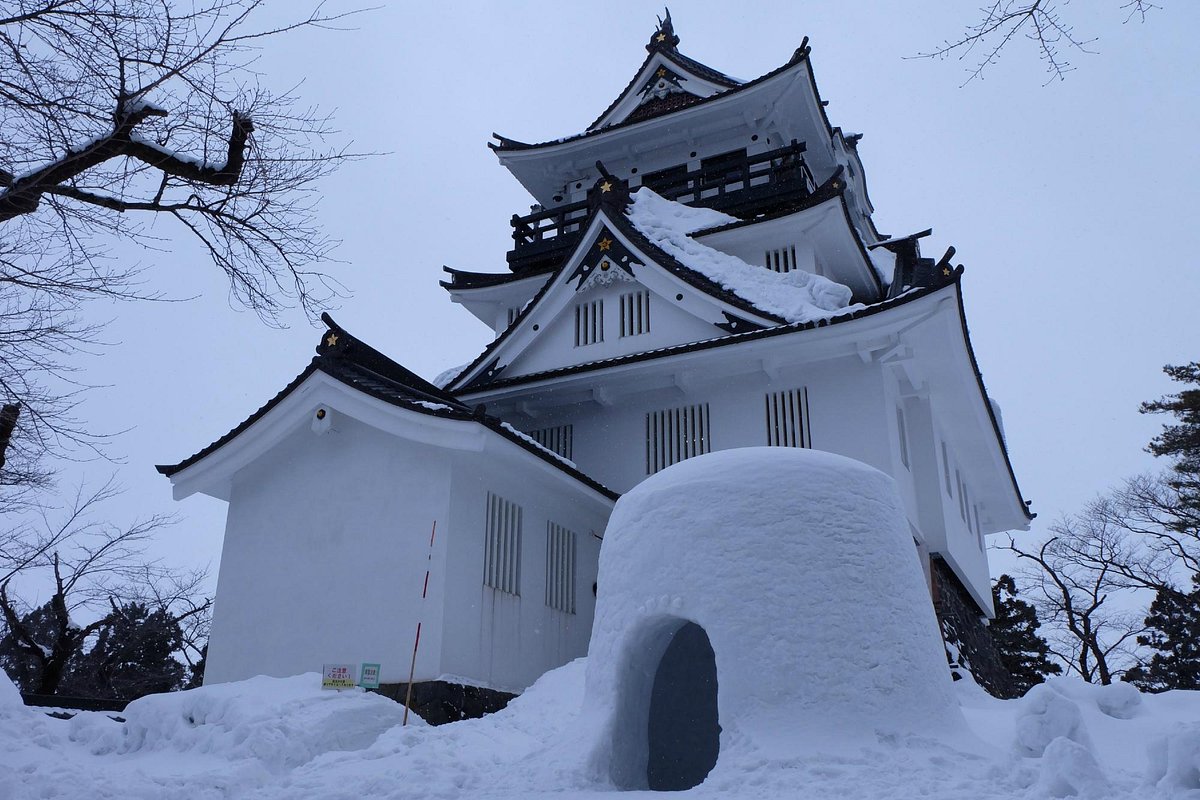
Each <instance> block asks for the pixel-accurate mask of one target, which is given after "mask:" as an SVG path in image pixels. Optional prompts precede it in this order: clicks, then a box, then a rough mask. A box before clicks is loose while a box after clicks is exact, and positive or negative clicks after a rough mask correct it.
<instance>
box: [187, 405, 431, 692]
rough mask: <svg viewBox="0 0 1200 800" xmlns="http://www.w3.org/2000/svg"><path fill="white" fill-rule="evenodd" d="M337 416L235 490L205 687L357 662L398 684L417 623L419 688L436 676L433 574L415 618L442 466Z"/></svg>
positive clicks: (300, 434)
mask: <svg viewBox="0 0 1200 800" xmlns="http://www.w3.org/2000/svg"><path fill="white" fill-rule="evenodd" d="M334 414H335V417H334V423H333V430H331V431H329V432H328V433H326V434H324V435H322V436H317V435H315V434H314V433H312V431H311V430H310V429H309V427H308V425H307V424H306V423H302V424H301V426H300V427H299V428H298V430H296V431H295V432H294V433H293V434H291V435H290V436H289V437H288V438H287V439H286V440H285V441H284V442H283V443H281V444H280V445H279V446H278V447H276V448H275V449H274V450H272V451H271V452H270V453H269V454H268V455H266V456H264V457H263V458H261V459H259V460H258V461H257V462H255V464H254V465H253V466H251V467H249V468H246V469H244V470H243V471H242V472H240V473H238V474H237V475H236V476H235V478H234V485H233V493H232V497H231V500H230V505H229V517H228V522H227V526H226V531H225V543H224V547H223V550H222V554H221V567H220V574H219V578H218V585H217V600H216V605H215V608H214V612H213V630H212V638H211V641H210V643H209V652H208V664H207V670H206V675H205V682H206V683H217V682H221V681H231V680H240V679H243V678H247V677H251V676H253V675H256V674H267V675H275V676H284V675H293V674H297V673H301V672H306V671H312V670H319V669H320V668H321V664H322V663H325V662H340V663H359V662H362V661H371V662H378V663H381V664H382V666H383V670H382V676H381V677H382V679H383V680H384V681H399V680H407V679H408V668H409V659H410V657H411V648H412V644H413V636H414V633H415V628H416V621H417V615H418V613H419V612H420V613H422V614H423V616H424V620H425V631H424V632H423V634H422V644H423V646H422V649H421V653H420V657H419V658H418V662H417V677H418V678H431V677H435V676H436V675H437V674H438V673H439V672H440V666H439V664H438V654H439V652H440V642H439V641H438V638H439V635H440V631H441V629H442V625H441V624H440V623H441V621H440V619H439V617H440V609H441V604H440V601H439V599H438V598H439V597H440V593H441V585H440V582H439V580H438V579H437V577H436V576H435V580H434V582H433V584H432V585H431V587H430V599H429V600H427V601H426V604H425V606H424V608H423V609H421V608H420V596H421V585H422V581H423V579H424V573H425V564H426V553H427V550H428V544H429V530H430V526H431V525H432V523H433V520H434V519H439V520H441V519H445V517H446V509H447V507H448V502H449V486H450V470H449V468H450V464H449V459H448V457H447V455H446V454H445V453H444V452H442V451H439V450H438V449H436V448H433V447H429V446H425V445H418V444H414V443H411V442H406V441H403V440H400V439H397V438H395V437H393V436H389V435H387V434H383V433H380V432H378V431H376V430H374V429H372V428H369V427H367V426H365V425H363V424H361V423H359V422H357V421H355V420H352V419H350V418H348V417H345V416H344V415H340V414H337V412H336V411H335V412H334ZM444 542H445V540H444V539H443V540H442V545H441V547H444ZM435 558H436V556H435Z"/></svg>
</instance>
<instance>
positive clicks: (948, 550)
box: [931, 437, 992, 608]
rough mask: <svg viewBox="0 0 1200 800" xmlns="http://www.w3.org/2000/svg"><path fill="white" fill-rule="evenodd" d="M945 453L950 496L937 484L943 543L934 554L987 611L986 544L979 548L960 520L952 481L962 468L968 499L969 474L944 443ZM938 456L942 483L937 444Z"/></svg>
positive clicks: (950, 444)
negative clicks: (951, 568)
mask: <svg viewBox="0 0 1200 800" xmlns="http://www.w3.org/2000/svg"><path fill="white" fill-rule="evenodd" d="M941 440H943V439H942V437H939V441H941ZM947 453H948V454H949V457H950V482H951V486H952V492H953V494H950V493H947V492H946V490H945V484H944V483H942V484H941V487H942V488H941V492H940V497H941V501H942V520H943V521H944V522H943V524H944V529H945V544H944V546H943V547H942V548H938V549H935V551H936V552H939V553H940V554H941V555H942V556H943V557H945V558H946V560H947V561H949V562H951V565H952V566H953V567H955V572H956V573H957V574H958V576H959V577H960V578H962V579H963V582H964V583H965V584H967V588H968V589H969V590H971V593H972V594H973V595H974V596H975V599H976V600H977V601H978V602H980V603H983V604H984V606H985V608H991V596H992V589H991V586H992V582H991V571H990V569H989V567H988V560H987V552H986V542H985V544H984V546H983V547H981V546H980V543H979V537H978V536H977V535H976V534H975V531H974V529H973V528H971V527H970V525H969V524H968V523H967V522H965V521H963V518H962V514H960V513H959V505H958V504H959V495H958V491H959V490H958V481H957V480H956V478H955V468H958V469H962V478H963V482H964V483H966V485H967V496H968V497H970V496H971V495H972V494H974V492H972V491H971V489H972V486H971V474H970V473H969V472H968V471H967V470H965V469H963V468H962V462H961V461H959V456H957V455H956V453H955V448H954V444H953V442H951V441H948V440H947ZM938 457H939V464H938V467H939V471H938V479H939V481H942V480H944V476H943V475H942V472H941V468H942V463H941V461H940V458H941V447H940V445H939V447H938ZM976 491H978V490H976ZM972 502H974V501H972ZM931 549H934V548H931Z"/></svg>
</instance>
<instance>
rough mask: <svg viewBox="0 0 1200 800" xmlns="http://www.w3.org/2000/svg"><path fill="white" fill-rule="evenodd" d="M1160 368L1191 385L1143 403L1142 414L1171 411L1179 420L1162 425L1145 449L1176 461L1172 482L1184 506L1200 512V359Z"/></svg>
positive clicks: (1181, 381)
mask: <svg viewBox="0 0 1200 800" xmlns="http://www.w3.org/2000/svg"><path fill="white" fill-rule="evenodd" d="M1163 372H1165V373H1167V375H1169V376H1170V377H1171V380H1173V381H1177V382H1179V383H1182V384H1184V385H1185V386H1190V387H1193V388H1185V389H1183V390H1182V391H1180V392H1178V393H1177V394H1169V395H1167V396H1166V397H1163V398H1161V399H1159V400H1154V401H1152V402H1149V403H1142V407H1141V411H1142V413H1143V414H1172V415H1174V416H1175V418H1176V419H1177V420H1179V423H1178V424H1177V425H1164V426H1163V431H1162V433H1160V434H1159V435H1158V436H1155V437H1154V439H1153V440H1152V441H1151V442H1150V446H1149V447H1148V448H1147V449H1148V450H1149V451H1150V452H1151V453H1153V454H1154V455H1156V456H1167V457H1168V458H1171V459H1172V460H1173V461H1174V462H1175V463H1174V464H1173V465H1172V468H1173V469H1174V472H1175V475H1174V477H1173V479H1172V481H1171V485H1172V486H1174V487H1175V488H1176V489H1177V490H1178V491H1179V492H1180V496H1181V499H1182V500H1183V501H1184V505H1185V507H1186V510H1188V511H1191V512H1200V362H1198V361H1193V362H1191V363H1190V364H1184V365H1182V366H1178V367H1176V366H1171V365H1170V364H1168V365H1167V366H1165V367H1163ZM1193 519H1194V518H1193Z"/></svg>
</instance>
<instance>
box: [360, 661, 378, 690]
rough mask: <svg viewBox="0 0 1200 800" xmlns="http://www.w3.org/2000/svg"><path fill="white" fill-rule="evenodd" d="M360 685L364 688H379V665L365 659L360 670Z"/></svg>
mask: <svg viewBox="0 0 1200 800" xmlns="http://www.w3.org/2000/svg"><path fill="white" fill-rule="evenodd" d="M358 685H359V686H361V687H363V688H364V689H378V688H379V665H378V664H368V663H366V662H365V661H364V662H363V665H362V668H361V669H360V670H359V671H358Z"/></svg>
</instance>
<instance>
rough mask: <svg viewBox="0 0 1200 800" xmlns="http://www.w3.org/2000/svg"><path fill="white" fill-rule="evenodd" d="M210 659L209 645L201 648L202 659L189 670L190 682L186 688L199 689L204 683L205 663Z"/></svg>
mask: <svg viewBox="0 0 1200 800" xmlns="http://www.w3.org/2000/svg"><path fill="white" fill-rule="evenodd" d="M207 661H208V645H204V647H202V648H200V660H199V661H197V662H196V663H195V664H192V666H191V668H190V669H189V670H188V672H189V675H188V682H187V683H186V684H185V685H184V687H183V688H184V689H198V688H200V687H201V686H203V685H204V665H205V663H206V662H207Z"/></svg>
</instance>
